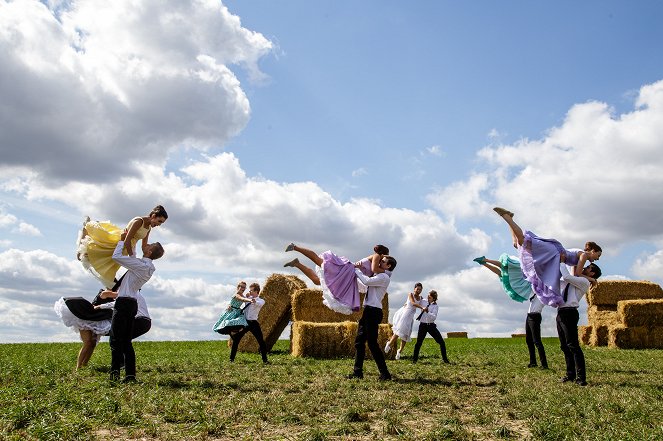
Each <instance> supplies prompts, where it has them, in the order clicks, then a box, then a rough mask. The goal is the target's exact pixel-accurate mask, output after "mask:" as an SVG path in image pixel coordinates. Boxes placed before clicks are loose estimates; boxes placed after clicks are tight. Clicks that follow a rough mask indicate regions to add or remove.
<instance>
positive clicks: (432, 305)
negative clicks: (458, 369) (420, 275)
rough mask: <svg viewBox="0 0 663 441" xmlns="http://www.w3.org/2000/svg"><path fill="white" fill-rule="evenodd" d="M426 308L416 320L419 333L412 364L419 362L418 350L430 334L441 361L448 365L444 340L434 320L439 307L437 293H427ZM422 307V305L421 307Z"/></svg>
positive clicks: (432, 291) (433, 291)
mask: <svg viewBox="0 0 663 441" xmlns="http://www.w3.org/2000/svg"><path fill="white" fill-rule="evenodd" d="M425 302H426V306H425V307H424V310H423V311H421V314H419V317H417V320H419V331H418V332H417V342H416V343H415V345H414V355H412V363H416V362H417V360H419V349H421V345H422V344H423V342H424V339H425V338H426V334H430V335H431V337H433V339H434V340H435V342H436V343H437V344H438V345H439V346H440V354H441V355H442V361H443V362H445V363H447V364H448V363H449V359H448V358H447V347H446V345H445V344H444V339H443V338H442V334H440V331H439V329H437V325H436V324H435V320H437V312H438V310H439V307H438V306H437V291H435V290H431V292H429V293H428V299H427V300H425ZM422 306H423V305H422Z"/></svg>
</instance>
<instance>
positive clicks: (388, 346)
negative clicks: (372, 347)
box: [384, 342, 391, 354]
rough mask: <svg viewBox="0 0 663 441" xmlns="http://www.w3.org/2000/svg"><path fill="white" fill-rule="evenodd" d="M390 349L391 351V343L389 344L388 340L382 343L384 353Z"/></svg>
mask: <svg viewBox="0 0 663 441" xmlns="http://www.w3.org/2000/svg"><path fill="white" fill-rule="evenodd" d="M390 351H391V345H390V344H389V342H387V344H386V345H384V353H385V354H388V353H389V352H390Z"/></svg>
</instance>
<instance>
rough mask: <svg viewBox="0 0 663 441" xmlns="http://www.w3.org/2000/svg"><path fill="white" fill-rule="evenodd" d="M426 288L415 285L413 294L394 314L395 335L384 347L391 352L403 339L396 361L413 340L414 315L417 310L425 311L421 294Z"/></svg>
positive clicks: (409, 295) (418, 284)
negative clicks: (406, 345)
mask: <svg viewBox="0 0 663 441" xmlns="http://www.w3.org/2000/svg"><path fill="white" fill-rule="evenodd" d="M423 289H424V287H423V285H422V284H421V283H419V282H417V283H415V284H414V292H411V293H410V294H408V295H407V301H406V302H405V305H403V306H402V307H401V308H400V309H399V310H398V311H396V314H394V319H393V325H392V331H393V333H394V334H393V335H392V336H391V338H390V339H389V341H387V344H386V345H385V347H384V352H387V353H388V352H389V351H391V347H392V346H393V345H395V344H396V342H397V341H398V339H399V338H400V339H401V346H400V348H399V349H398V350H397V351H396V360H399V359H400V358H401V351H403V348H405V344H406V343H407V342H409V341H410V340H412V337H411V335H410V334H412V324H413V323H414V314H415V313H416V311H417V309H422V310H423V309H424V308H423V307H422V306H421V304H420V302H421V300H422V297H421V292H422V291H423Z"/></svg>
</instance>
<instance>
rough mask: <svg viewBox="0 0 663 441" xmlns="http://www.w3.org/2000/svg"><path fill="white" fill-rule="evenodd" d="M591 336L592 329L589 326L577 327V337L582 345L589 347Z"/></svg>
mask: <svg viewBox="0 0 663 441" xmlns="http://www.w3.org/2000/svg"><path fill="white" fill-rule="evenodd" d="M591 336H592V327H591V325H589V326H578V337H579V340H580V342H581V343H582V344H584V345H589V340H590V338H591Z"/></svg>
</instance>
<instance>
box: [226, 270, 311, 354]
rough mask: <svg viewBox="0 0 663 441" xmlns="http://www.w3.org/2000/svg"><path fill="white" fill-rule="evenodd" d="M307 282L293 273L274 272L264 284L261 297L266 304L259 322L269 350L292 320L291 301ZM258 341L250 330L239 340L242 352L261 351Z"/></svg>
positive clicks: (259, 316) (239, 347) (261, 311)
mask: <svg viewBox="0 0 663 441" xmlns="http://www.w3.org/2000/svg"><path fill="white" fill-rule="evenodd" d="M305 287H306V283H304V282H303V281H302V280H300V279H299V278H297V276H293V275H287V276H286V275H283V274H272V275H271V276H269V277H268V278H267V280H266V281H265V283H264V284H262V290H261V297H262V298H263V299H265V305H264V306H263V307H262V309H261V310H260V315H258V323H260V329H262V334H263V336H264V338H265V344H266V345H267V350H268V351H269V350H271V349H272V347H273V346H274V344H275V343H276V341H277V340H278V339H279V337H280V336H281V334H282V333H283V331H284V330H285V328H286V326H288V323H289V322H290V311H291V307H290V302H291V299H292V295H293V294H294V292H295V291H297V290H298V289H302V288H305ZM259 349H260V348H259V347H258V342H257V341H256V339H255V338H254V337H253V334H251V333H250V332H249V333H248V334H246V335H245V336H244V338H242V340H241V341H240V342H239V346H238V350H239V351H241V352H259Z"/></svg>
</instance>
